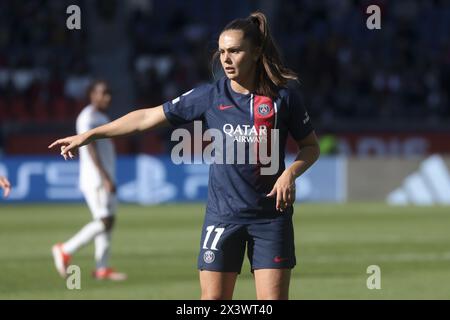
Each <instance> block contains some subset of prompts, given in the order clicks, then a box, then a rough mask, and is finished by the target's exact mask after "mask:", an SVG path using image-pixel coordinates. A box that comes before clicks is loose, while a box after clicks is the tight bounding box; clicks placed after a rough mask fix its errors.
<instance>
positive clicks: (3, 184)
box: [0, 176, 11, 198]
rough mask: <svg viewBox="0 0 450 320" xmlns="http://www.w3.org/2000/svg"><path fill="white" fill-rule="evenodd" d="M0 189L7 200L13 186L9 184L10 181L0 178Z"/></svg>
mask: <svg viewBox="0 0 450 320" xmlns="http://www.w3.org/2000/svg"><path fill="white" fill-rule="evenodd" d="M0 188H2V189H3V196H4V197H5V198H6V197H7V196H8V195H9V192H10V191H11V184H10V183H9V181H8V179H6V178H5V177H2V176H0Z"/></svg>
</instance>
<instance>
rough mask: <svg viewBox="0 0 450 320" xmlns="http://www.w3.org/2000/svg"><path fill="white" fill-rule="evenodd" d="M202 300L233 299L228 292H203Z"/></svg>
mask: <svg viewBox="0 0 450 320" xmlns="http://www.w3.org/2000/svg"><path fill="white" fill-rule="evenodd" d="M201 300H231V297H228V296H227V295H226V294H223V293H220V292H214V293H212V292H208V293H204V292H202V296H201Z"/></svg>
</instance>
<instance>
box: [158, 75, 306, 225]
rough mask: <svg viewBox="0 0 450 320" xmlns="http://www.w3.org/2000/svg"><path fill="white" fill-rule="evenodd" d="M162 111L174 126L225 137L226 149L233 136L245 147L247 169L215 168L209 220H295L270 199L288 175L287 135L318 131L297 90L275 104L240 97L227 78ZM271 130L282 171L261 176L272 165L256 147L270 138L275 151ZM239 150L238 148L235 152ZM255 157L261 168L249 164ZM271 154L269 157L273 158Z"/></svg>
mask: <svg viewBox="0 0 450 320" xmlns="http://www.w3.org/2000/svg"><path fill="white" fill-rule="evenodd" d="M163 109H164V113H165V115H166V117H167V119H168V121H169V122H170V123H171V124H172V125H174V126H178V125H182V124H185V123H188V122H191V121H195V120H199V121H202V123H203V125H204V127H206V129H217V130H219V131H220V132H222V133H223V137H224V138H223V144H224V145H225V144H226V138H227V139H229V138H230V136H232V137H233V139H234V143H236V144H238V143H242V144H244V145H245V150H246V158H245V159H246V162H245V163H239V162H238V163H236V161H235V162H234V163H232V164H228V163H229V162H225V160H224V161H223V162H224V163H223V164H222V163H213V164H211V166H210V170H209V184H208V203H207V206H206V214H207V216H208V218H209V219H211V220H216V221H220V222H229V223H255V222H261V223H263V222H268V221H270V220H272V219H274V218H283V217H289V216H291V215H292V212H293V209H292V206H291V207H289V208H287V210H285V211H284V212H283V213H280V212H278V211H276V209H275V202H276V198H268V197H267V196H266V195H267V194H268V193H269V192H270V191H271V190H272V188H273V186H274V184H275V182H276V180H277V179H278V177H279V176H280V175H281V173H282V172H283V171H284V169H285V164H284V149H285V146H286V140H287V137H288V134H291V135H292V137H293V138H294V139H295V140H300V139H302V138H305V137H306V136H307V135H308V134H310V133H311V132H312V130H313V128H312V125H311V121H310V119H309V116H308V114H307V112H306V110H305V108H304V106H303V103H302V99H301V96H300V94H299V92H297V90H295V89H291V88H281V89H280V90H279V91H278V95H277V97H276V98H275V99H271V98H269V97H265V96H260V95H255V94H241V93H237V92H235V91H234V90H233V89H232V88H231V85H230V80H229V79H228V78H227V77H223V78H221V79H219V80H217V81H215V82H214V83H212V84H206V85H202V86H199V87H197V88H195V89H193V90H191V91H189V92H186V93H185V94H183V95H181V96H180V97H178V98H176V99H174V100H172V101H168V102H166V103H164V104H163ZM272 129H277V130H278V136H279V143H278V145H277V148H278V149H279V150H277V151H278V157H277V160H278V163H279V166H278V167H277V170H276V172H274V173H273V174H270V175H267V174H261V172H262V169H263V168H265V167H267V166H268V165H267V164H265V163H264V164H262V163H260V162H259V159H258V155H259V153H258V152H257V151H256V149H255V146H256V148H258V147H259V141H262V140H258V139H262V138H261V137H262V136H263V135H265V134H266V136H267V139H268V142H267V143H268V144H269V145H270V142H271V139H272V138H271V137H273V135H272V133H273V132H274V131H272ZM238 149H239V148H237V147H236V148H235V152H236V150H238ZM224 150H225V152H224V155H223V157H226V153H227V152H228V150H229V148H226V147H225V146H224ZM251 152H254V153H255V154H256V158H257V159H256V163H254V162H250V161H249V154H250V153H251ZM272 152H273V151H271V152H270V151H269V155H272ZM275 154H277V153H275ZM234 156H236V154H235V155H234Z"/></svg>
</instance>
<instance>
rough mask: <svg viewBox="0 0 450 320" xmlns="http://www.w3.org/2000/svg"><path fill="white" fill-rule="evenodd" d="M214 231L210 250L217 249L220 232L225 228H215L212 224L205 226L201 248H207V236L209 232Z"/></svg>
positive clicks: (209, 234)
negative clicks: (214, 234) (204, 235)
mask: <svg viewBox="0 0 450 320" xmlns="http://www.w3.org/2000/svg"><path fill="white" fill-rule="evenodd" d="M213 230H214V232H215V233H216V236H215V237H214V240H213V242H212V243H211V250H218V249H217V247H216V246H217V243H218V242H219V239H220V236H221V235H222V233H223V232H224V231H225V228H215V229H214V226H207V227H206V231H207V232H206V237H205V241H204V242H203V249H208V240H209V237H210V236H211V233H212V232H213Z"/></svg>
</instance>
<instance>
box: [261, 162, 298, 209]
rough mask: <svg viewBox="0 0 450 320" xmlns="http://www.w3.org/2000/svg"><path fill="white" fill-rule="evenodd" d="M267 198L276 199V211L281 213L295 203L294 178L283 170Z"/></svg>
mask: <svg viewBox="0 0 450 320" xmlns="http://www.w3.org/2000/svg"><path fill="white" fill-rule="evenodd" d="M267 197H276V199H277V201H276V209H277V210H278V211H281V212H283V211H284V210H285V209H286V208H287V207H289V206H291V205H292V204H293V203H294V201H295V176H294V175H293V174H292V173H291V172H290V171H288V170H285V171H284V172H283V173H282V174H281V176H280V177H279V178H278V180H277V181H276V182H275V184H274V186H273V188H272V190H271V191H270V192H269V194H267Z"/></svg>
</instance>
